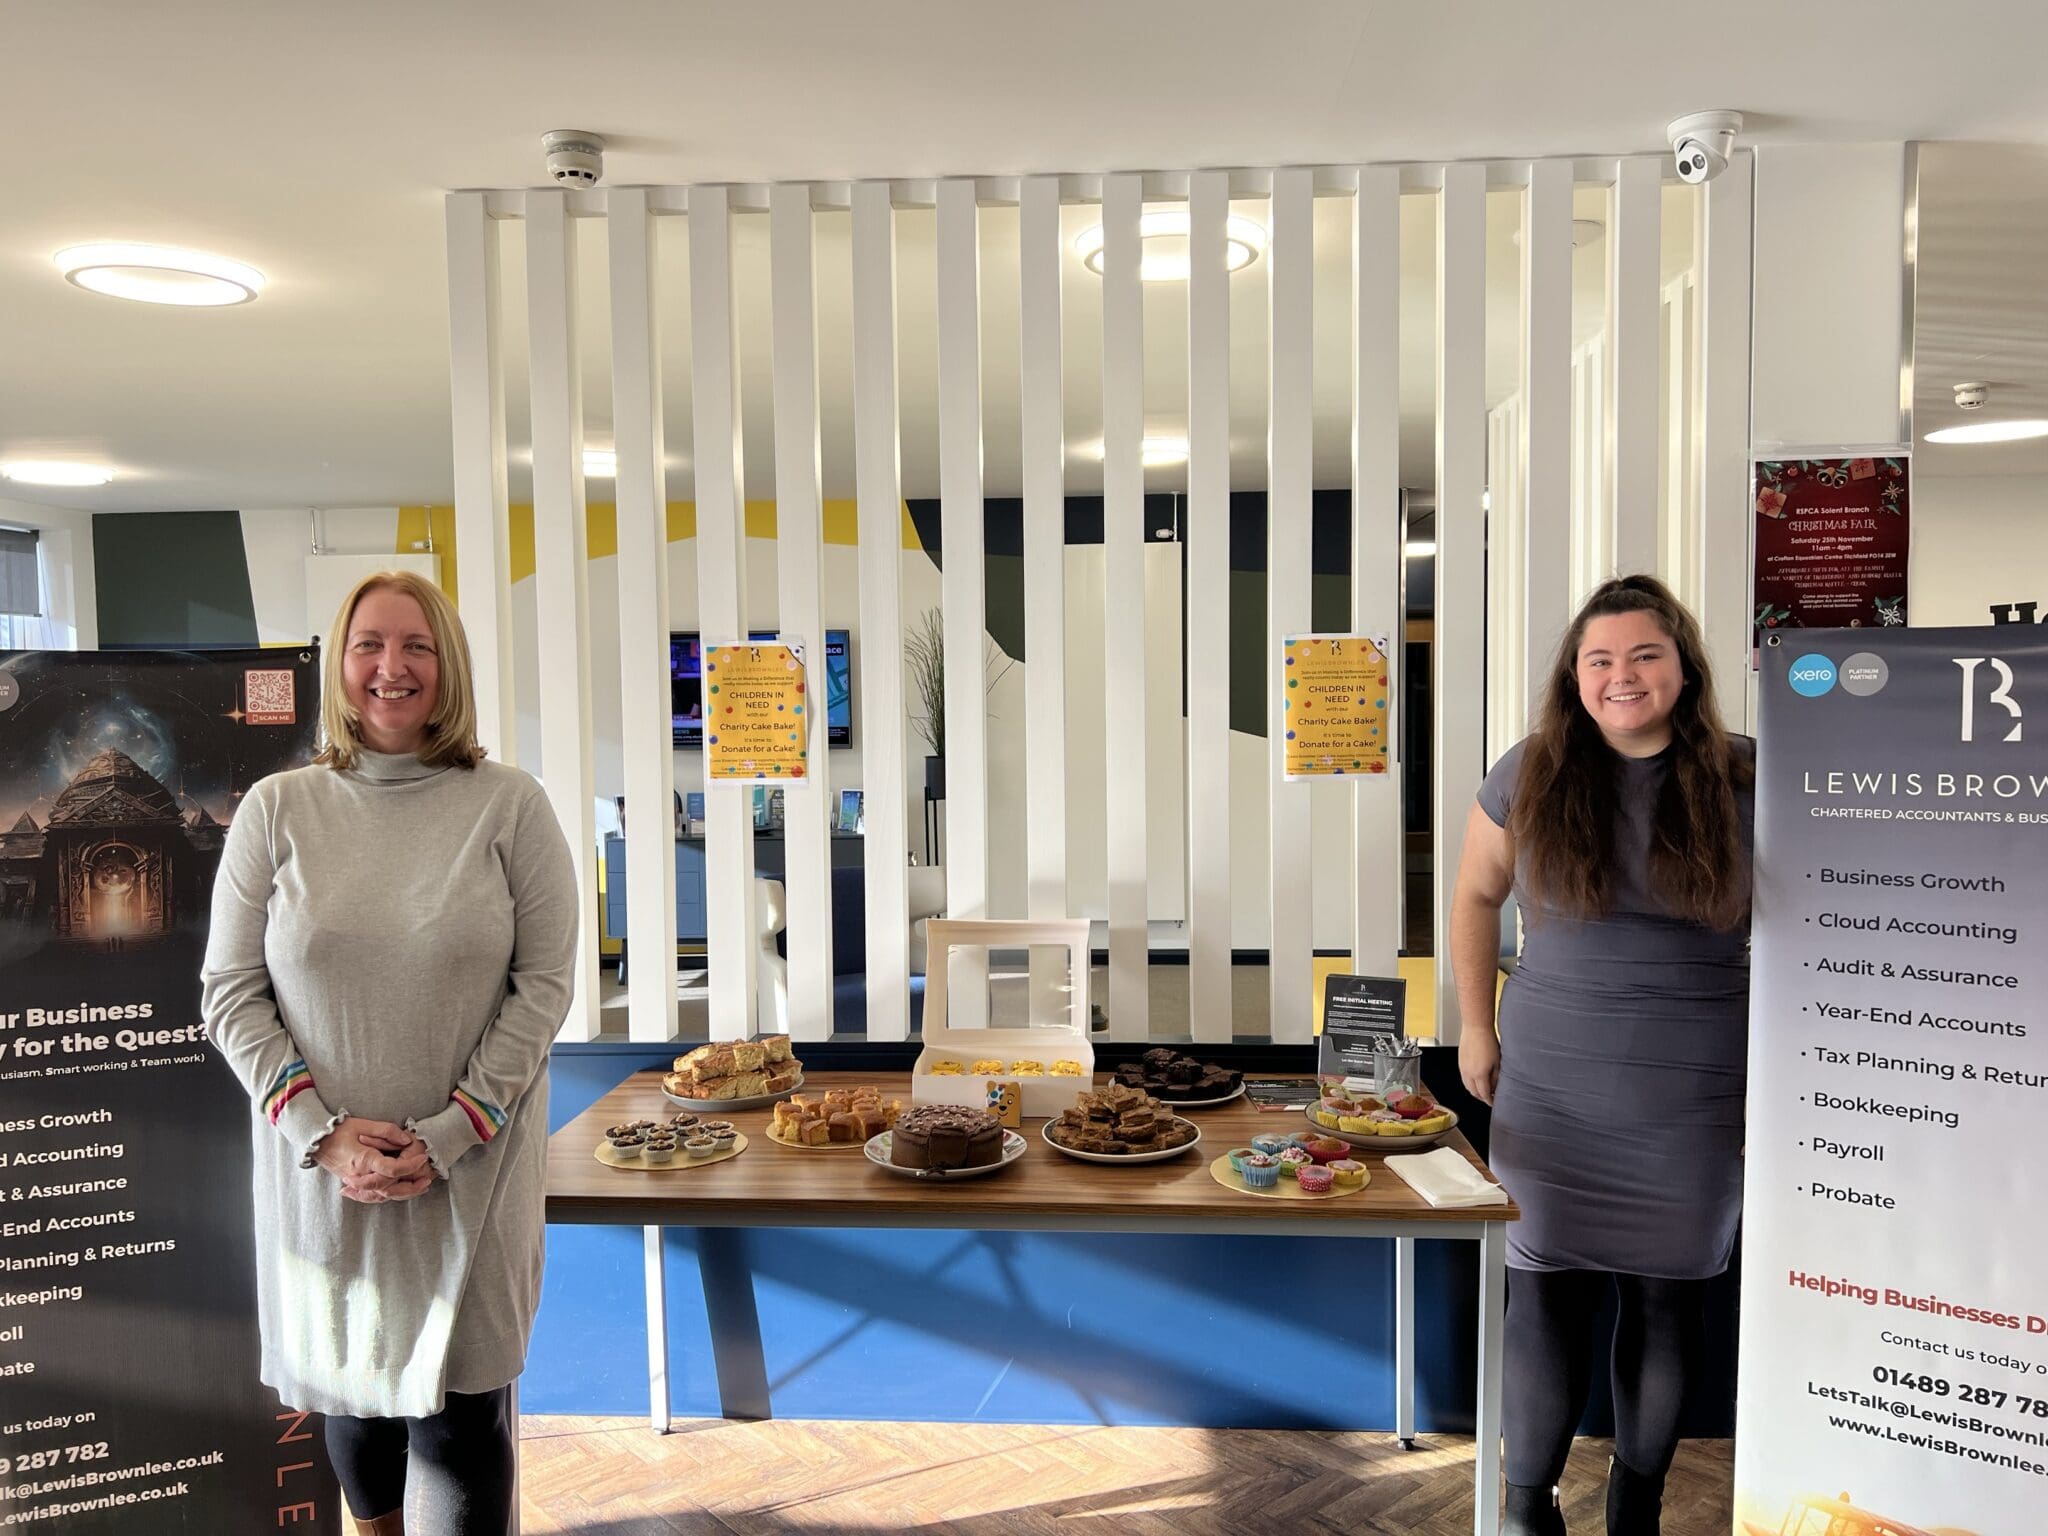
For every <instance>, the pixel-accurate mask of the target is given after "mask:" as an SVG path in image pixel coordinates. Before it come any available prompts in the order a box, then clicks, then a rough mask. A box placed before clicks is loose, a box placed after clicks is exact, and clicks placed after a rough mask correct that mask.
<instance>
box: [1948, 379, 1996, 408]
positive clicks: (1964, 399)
mask: <svg viewBox="0 0 2048 1536" xmlns="http://www.w3.org/2000/svg"><path fill="white" fill-rule="evenodd" d="M1990 398H1991V386H1990V385H1989V384H1958V385H1957V386H1956V409H1957V410H1959V411H1981V410H1983V409H1984V402H1985V401H1986V400H1988V399H1990Z"/></svg>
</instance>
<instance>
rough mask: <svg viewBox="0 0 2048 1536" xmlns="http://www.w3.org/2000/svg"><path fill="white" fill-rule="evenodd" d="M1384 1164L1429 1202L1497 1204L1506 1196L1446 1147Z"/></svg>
mask: <svg viewBox="0 0 2048 1536" xmlns="http://www.w3.org/2000/svg"><path fill="white" fill-rule="evenodd" d="M1387 1167H1388V1168H1389V1169H1391V1170H1392V1171H1393V1173H1394V1174H1395V1176H1396V1177H1398V1178H1399V1179H1401V1180H1402V1181H1403V1182H1404V1183H1406V1184H1407V1185H1408V1186H1409V1187H1410V1188H1412V1189H1413V1190H1414V1191H1415V1193H1417V1194H1418V1195H1420V1196H1422V1198H1423V1199H1425V1200H1427V1201H1428V1202H1429V1203H1430V1204H1431V1205H1433V1206H1437V1207H1440V1208H1449V1209H1456V1208H1459V1207H1463V1206H1468V1205H1500V1204H1502V1203H1503V1202H1504V1201H1505V1200H1506V1199H1507V1196H1506V1195H1504V1194H1503V1193H1502V1192H1501V1187H1500V1186H1499V1185H1498V1184H1490V1183H1488V1182H1487V1181H1486V1180H1485V1179H1484V1178H1482V1177H1481V1176H1480V1173H1479V1170H1478V1169H1477V1168H1474V1167H1473V1166H1472V1165H1471V1164H1470V1163H1468V1162H1466V1161H1465V1159H1464V1158H1462V1157H1460V1156H1459V1155H1458V1154H1457V1153H1456V1152H1453V1151H1452V1150H1451V1149H1450V1148H1449V1147H1438V1148H1437V1149H1436V1150H1435V1151H1433V1152H1422V1153H1414V1154H1410V1155H1408V1156H1405V1157H1390V1158H1388V1159H1387Z"/></svg>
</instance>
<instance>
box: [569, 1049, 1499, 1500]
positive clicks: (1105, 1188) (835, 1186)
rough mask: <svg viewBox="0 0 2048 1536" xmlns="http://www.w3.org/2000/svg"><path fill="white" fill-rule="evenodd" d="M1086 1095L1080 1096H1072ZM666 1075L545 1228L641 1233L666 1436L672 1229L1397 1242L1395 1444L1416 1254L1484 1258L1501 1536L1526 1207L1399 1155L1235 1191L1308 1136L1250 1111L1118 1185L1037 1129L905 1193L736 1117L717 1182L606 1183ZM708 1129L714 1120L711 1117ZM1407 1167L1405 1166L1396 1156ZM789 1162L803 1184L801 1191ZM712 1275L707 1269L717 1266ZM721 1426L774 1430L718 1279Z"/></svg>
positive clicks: (639, 1078) (1484, 1365)
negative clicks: (1256, 1168)
mask: <svg viewBox="0 0 2048 1536" xmlns="http://www.w3.org/2000/svg"><path fill="white" fill-rule="evenodd" d="M855 1083H872V1084H874V1085H876V1086H878V1087H880V1088H881V1089H882V1090H883V1092H884V1093H885V1094H888V1095H894V1096H896V1097H900V1098H902V1099H903V1100H904V1102H905V1103H906V1104H907V1103H908V1102H909V1100H910V1078H909V1075H908V1074H907V1073H901V1072H897V1073H887V1072H883V1073H861V1074H855V1073H849V1074H834V1073H814V1074H812V1075H811V1076H809V1077H808V1078H807V1080H806V1081H805V1084H804V1090H803V1091H805V1092H807V1093H808V1092H821V1091H823V1090H825V1089H827V1088H831V1087H835V1086H850V1085H852V1084H855ZM1076 1091H1077V1092H1078V1091H1079V1084H1078V1082H1077V1084H1076ZM675 1110H676V1106H675V1105H673V1104H671V1103H670V1102H669V1101H668V1100H667V1098H666V1097H665V1096H664V1095H663V1093H662V1091H661V1074H660V1073H659V1072H640V1073H636V1074H634V1075H633V1076H632V1077H629V1078H628V1079H627V1080H626V1081H625V1082H623V1083H621V1084H620V1085H619V1086H618V1087H616V1088H614V1089H613V1090H612V1091H611V1092H610V1093H607V1094H606V1095H605V1096H604V1097H603V1098H601V1099H599V1100H598V1101H597V1102H596V1103H595V1104H593V1105H591V1107H590V1108H588V1109H586V1110H585V1111H584V1112H583V1113H582V1114H580V1115H578V1116H577V1117H576V1118H575V1119H574V1120H572V1121H570V1122H569V1124H567V1125H566V1126H564V1127H563V1128H562V1129H561V1130H559V1131H557V1132H556V1133H555V1134H554V1136H552V1137H551V1138H550V1139H549V1143H548V1176H547V1190H548V1195H547V1219H548V1220H549V1221H552V1222H573V1223H583V1224H593V1225H612V1226H637V1227H640V1228H641V1229H642V1236H643V1240H644V1249H645V1257H646V1284H647V1381H648V1394H649V1402H650V1411H649V1421H650V1422H651V1424H652V1425H653V1427H654V1428H655V1429H656V1430H659V1431H663V1432H666V1430H667V1429H668V1426H669V1397H668V1320H667V1303H666V1291H665V1274H664V1270H665V1260H664V1257H663V1251H662V1228H664V1227H669V1226H683V1227H696V1228H700V1229H701V1228H709V1229H713V1230H716V1229H720V1228H733V1227H925V1228H939V1229H944V1230H966V1231H1013V1232H1014V1231H1053V1232H1129V1233H1138V1234H1146V1233H1162V1234H1199V1235H1204V1236H1213V1235H1230V1236H1244V1235H1247V1234H1251V1235H1256V1234H1260V1233H1269V1234H1271V1235H1273V1236H1276V1237H1379V1238H1392V1239H1393V1240H1394V1296H1395V1303H1394V1316H1395V1348H1394V1362H1395V1382H1396V1385H1395V1434H1396V1436H1397V1437H1398V1438H1399V1439H1400V1441H1401V1443H1402V1444H1403V1445H1405V1446H1409V1447H1410V1448H1412V1447H1413V1444H1414V1438H1415V1242H1416V1239H1418V1238H1430V1239H1438V1240H1449V1241H1463V1242H1474V1243H1477V1244H1478V1245H1479V1254H1480V1263H1479V1321H1478V1329H1479V1389H1478V1417H1477V1425H1476V1428H1477V1439H1478V1456H1477V1465H1476V1467H1475V1470H1474V1475H1475V1491H1474V1501H1473V1508H1474V1526H1473V1529H1474V1530H1475V1531H1477V1532H1480V1533H1482V1536H1491V1533H1492V1532H1493V1531H1494V1529H1495V1527H1496V1526H1497V1525H1498V1523H1499V1518H1500V1507H1499V1481H1500V1408H1501V1334H1502V1323H1503V1318H1504V1315H1505V1302H1506V1266H1507V1224H1508V1223H1509V1222H1510V1221H1513V1220H1515V1219H1516V1218H1517V1216H1519V1214H1520V1212H1518V1211H1517V1210H1516V1208H1515V1206H1514V1205H1513V1203H1512V1202H1508V1201H1505V1200H1504V1201H1503V1202H1502V1203H1501V1204H1499V1205H1489V1206H1481V1207H1475V1208H1472V1209H1468V1210H1441V1211H1440V1210H1435V1209H1433V1208H1432V1207H1430V1206H1429V1205H1427V1204H1425V1203H1424V1202H1423V1200H1422V1198H1421V1197H1420V1196H1419V1195H1417V1194H1416V1193H1415V1192H1414V1191H1413V1190H1411V1189H1410V1188H1409V1187H1408V1186H1407V1185H1406V1184H1405V1183H1403V1182H1402V1181H1401V1180H1400V1179H1399V1178H1397V1177H1395V1176H1394V1175H1393V1174H1392V1173H1390V1172H1388V1171H1387V1168H1386V1166H1385V1164H1386V1161H1387V1156H1386V1154H1382V1153H1379V1152H1366V1153H1362V1154H1360V1160H1361V1161H1363V1162H1365V1163H1366V1164H1367V1166H1368V1167H1369V1168H1370V1169H1371V1171H1372V1179H1371V1182H1370V1184H1368V1186H1367V1187H1366V1188H1365V1189H1364V1190H1362V1191H1361V1192H1360V1193H1358V1194H1356V1195H1347V1196H1345V1197H1344V1198H1342V1199H1336V1200H1274V1199H1261V1198H1257V1197H1254V1196H1250V1195H1244V1194H1240V1193H1237V1192H1235V1191H1232V1190H1228V1189H1225V1188H1223V1186H1221V1185H1220V1184H1218V1183H1217V1182H1216V1181H1215V1180H1214V1179H1213V1178H1211V1177H1210V1175H1209V1164H1210V1162H1211V1161H1212V1160H1213V1159H1215V1158H1217V1157H1220V1156H1221V1155H1222V1154H1223V1153H1224V1152H1226V1151H1228V1150H1229V1149H1230V1148H1232V1147H1236V1146H1242V1145H1244V1144H1245V1143H1247V1142H1249V1141H1250V1140H1251V1138H1252V1137H1253V1136H1255V1135H1260V1134H1265V1133H1273V1132H1277V1133H1280V1134H1283V1135H1284V1134H1286V1133H1288V1132H1290V1131H1294V1130H1297V1129H1301V1128H1303V1127H1305V1126H1306V1124H1307V1122H1306V1121H1304V1120H1303V1119H1302V1118H1301V1117H1300V1116H1298V1115H1287V1114H1278V1113H1272V1112H1262V1111H1259V1110H1256V1109H1253V1108H1251V1107H1250V1106H1249V1104H1248V1103H1247V1101H1245V1100H1242V1099H1240V1100H1238V1101H1237V1102H1235V1103H1232V1104H1226V1105H1220V1106H1218V1107H1216V1108H1214V1109H1204V1110H1193V1111H1190V1112H1189V1113H1188V1116H1187V1118H1188V1119H1190V1120H1192V1121H1194V1122H1195V1123H1196V1124H1197V1125H1199V1126H1200V1127H1201V1128H1202V1143H1201V1145H1200V1146H1199V1147H1197V1148H1196V1149H1195V1150H1194V1151H1192V1152H1189V1153H1187V1154H1186V1155H1184V1156H1182V1157H1177V1158H1171V1159H1168V1160H1166V1161H1164V1162H1157V1163H1143V1164H1138V1165H1135V1166H1132V1167H1125V1168H1118V1167H1108V1166H1103V1165H1100V1164H1094V1163H1084V1162H1080V1161H1078V1160H1076V1159H1074V1158H1070V1157H1064V1156H1062V1155H1061V1154H1060V1153H1058V1152H1056V1151H1054V1150H1053V1149H1052V1148H1051V1147H1049V1146H1047V1145H1046V1144H1045V1142H1044V1141H1043V1139H1042V1138H1041V1136H1040V1134H1039V1133H1040V1128H1041V1127H1042V1125H1043V1124H1044V1122H1043V1121H1040V1120H1026V1121H1025V1122H1024V1135H1025V1137H1026V1139H1027V1140H1028V1141H1029V1142H1030V1147H1029V1149H1028V1150H1027V1151H1026V1152H1025V1154H1024V1156H1023V1157H1022V1158H1021V1159H1019V1160H1018V1162H1017V1163H1016V1165H1015V1166H1013V1167H1010V1168H1006V1169H1004V1170H1002V1171H1001V1172H998V1173H993V1174H989V1175H988V1176H986V1177H983V1178H975V1179H962V1180H937V1179H929V1180H927V1179H908V1178H897V1177H894V1176H892V1175H890V1174H888V1173H885V1172H883V1171H882V1170H881V1169H878V1168H876V1167H874V1166H873V1165H871V1164H870V1163H869V1162H868V1160H867V1158H866V1157H865V1156H864V1155H862V1154H861V1153H860V1152H859V1151H856V1150H847V1151H839V1152H804V1151H795V1150H791V1149H789V1148H785V1147H779V1146H776V1145H775V1144H774V1143H772V1142H770V1141H769V1140H768V1136H767V1131H768V1119H769V1112H768V1111H767V1110H765V1109H756V1110H741V1111H737V1112H733V1113H729V1114H726V1115H724V1116H723V1118H725V1119H729V1120H731V1121H732V1122H733V1123H734V1124H736V1125H737V1126H738V1127H739V1128H740V1130H741V1131H742V1132H743V1133H744V1134H745V1135H746V1136H747V1137H748V1138H749V1140H750V1142H751V1145H750V1146H749V1147H748V1149H747V1151H746V1152H745V1153H744V1154H742V1155H741V1156H739V1157H737V1158H733V1159H732V1160H730V1161H728V1162H724V1163H718V1164H714V1165H712V1166H709V1167H704V1168H677V1169H673V1170H669V1171H666V1172H644V1171H634V1170H621V1169H612V1168H607V1167H605V1166H604V1165H602V1164H601V1163H599V1162H598V1161H597V1160H596V1158H594V1157H593V1156H592V1155H591V1154H592V1151H593V1150H594V1149H595V1147H596V1146H597V1144H598V1143H599V1142H600V1141H602V1140H603V1139H604V1131H605V1128H606V1127H607V1126H610V1125H616V1124H619V1123H620V1122H622V1121H627V1120H654V1119H660V1118H662V1117H663V1116H665V1115H668V1114H673V1113H675ZM707 1118H718V1117H715V1116H711V1117H707ZM1448 1144H1449V1145H1450V1146H1452V1147H1453V1148H1455V1149H1456V1150H1457V1151H1458V1152H1459V1153H1460V1154H1461V1155H1462V1156H1464V1157H1465V1158H1466V1159H1467V1161H1469V1162H1470V1163H1472V1165H1473V1166H1474V1167H1476V1168H1478V1169H1479V1170H1480V1171H1481V1172H1482V1173H1484V1172H1485V1171H1486V1169H1485V1164H1483V1163H1482V1162H1480V1160H1479V1158H1478V1157H1477V1155H1476V1154H1474V1152H1473V1151H1472V1148H1471V1147H1470V1146H1469V1145H1468V1144H1467V1143H1466V1141H1465V1138H1464V1137H1463V1136H1461V1135H1459V1134H1457V1133H1456V1132H1453V1133H1452V1134H1451V1136H1450V1137H1449V1138H1448ZM1396 1155H1398V1154H1396ZM793 1160H800V1162H801V1166H802V1169H803V1173H804V1176H803V1177H802V1178H801V1179H793V1178H791V1177H789V1173H790V1169H791V1164H792V1161H793ZM707 1268H709V1265H707ZM704 1292H705V1307H706V1311H707V1313H708V1314H709V1317H710V1322H711V1337H712V1341H713V1351H714V1354H715V1355H716V1357H717V1358H716V1361H715V1363H716V1366H717V1371H718V1381H719V1400H720V1407H721V1411H722V1412H723V1413H724V1414H725V1416H726V1417H728V1418H766V1417H768V1416H769V1409H768V1403H767V1400H766V1391H765V1374H764V1372H763V1371H762V1369H761V1364H760V1348H761V1346H760V1327H759V1322H758V1320H757V1319H756V1318H755V1317H754V1316H753V1310H752V1306H751V1303H750V1302H744V1301H742V1302H735V1300H734V1298H733V1297H732V1296H731V1295H729V1294H728V1288H727V1287H725V1286H721V1285H719V1284H717V1283H716V1277H714V1276H713V1275H711V1274H709V1273H707V1274H706V1276H705V1286H704Z"/></svg>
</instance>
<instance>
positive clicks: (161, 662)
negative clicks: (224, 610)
mask: <svg viewBox="0 0 2048 1536" xmlns="http://www.w3.org/2000/svg"><path fill="white" fill-rule="evenodd" d="M319 688H320V680H319V667H318V662H317V658H316V654H315V653H314V652H313V651H312V650H310V649H309V650H298V649H290V650H249V651H209V652H189V651H129V652H97V653H64V652H0V978H4V980H0V1524H13V1525H22V1526H27V1527H29V1528H32V1529H45V1530H50V1531H63V1532H65V1533H66V1536H100V1533H107V1536H142V1533H149V1536H161V1533H165V1532H190V1533H194V1536H198V1533H206V1536H216V1533H221V1532H231V1531H257V1530H276V1529H280V1528H289V1529H292V1530H301V1531H313V1532H331V1531H336V1530H338V1529H339V1528H340V1525H339V1519H340V1513H339V1504H338V1502H337V1496H336V1493H335V1489H334V1480H333V1477H332V1474H331V1472H330V1470H329V1468H328V1466H327V1458H326V1454H325V1451H324V1449H323V1446H322V1443H321V1436H320V1428H319V1421H318V1420H317V1419H315V1418H310V1417H306V1416H302V1415H300V1414H297V1413H293V1412H290V1411H288V1410H285V1409H283V1408H282V1407H281V1406H280V1405H279V1403H278V1401H277V1398H276V1397H275V1395H273V1394H272V1393H271V1392H270V1391H269V1390H268V1389H267V1388H265V1387H264V1386H263V1385H262V1384H261V1382H260V1381H259V1380H258V1363H259V1362H258V1345H257V1333H256V1285H255V1255H254V1251H253V1248H252V1243H253V1236H252V1231H253V1228H252V1223H251V1212H250V1204H249V1202H250V1177H251V1168H250V1124H251V1113H252V1111H251V1109H250V1105H249V1100H248V1097H247V1095H245V1094H244V1093H243V1092H242V1089H241V1085H240V1084H239V1083H237V1082H236V1081H235V1078H234V1076H233V1074H232V1073H231V1072H229V1070H228V1068H227V1066H226V1064H225V1063H224V1062H223V1061H222V1060H221V1058H220V1056H219V1055H218V1054H217V1053H216V1052H215V1051H214V1050H213V1049H212V1048H211V1047H210V1046H209V1045H208V1044H207V1040H206V1031H205V1025H204V1024H203V1022H202V1021H201V1018H200V1013H199V967H200V962H201V959H202V958H203V956H204V952H205V947H206V927H207V916H208V910H209V906H210V903H211V900H212V891H213V876H214V871H215V869H216V868H217V867H218V865H219V861H220V853H221V846H222V844H223V843H224V842H225V840H226V837H227V829H228V827H229V826H230V825H231V824H232V823H233V821H234V818H235V813H236V810H237V808H238V807H239V806H240V804H241V801H242V796H243V795H244V794H245V793H246V792H247V791H248V789H249V787H250V786H251V785H252V784H254V783H255V782H256V781H257V780H258V779H260V778H262V777H264V776H265V775H266V774H271V773H275V772H277V771H279V770H280V769H284V768H290V767H294V766H297V765H299V764H301V763H304V762H306V761H307V760H308V759H309V758H310V757H311V755H312V751H313V745H314V734H315V729H316V725H317V721H318V716H319V697H320V695H319Z"/></svg>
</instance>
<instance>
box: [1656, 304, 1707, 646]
mask: <svg viewBox="0 0 2048 1536" xmlns="http://www.w3.org/2000/svg"><path fill="white" fill-rule="evenodd" d="M1663 302H1664V308H1663V320H1664V346H1663V365H1664V387H1663V390H1662V392H1661V393H1662V395H1663V399H1664V416H1663V420H1662V421H1661V422H1660V423H1659V431H1660V432H1661V434H1662V446H1661V447H1660V448H1659V450H1658V459H1657V462H1658V467H1659V470H1660V471H1661V473H1662V475H1663V485H1662V490H1661V493H1660V499H1661V501H1662V503H1663V507H1662V519H1661V521H1660V523H1659V525H1658V538H1659V542H1660V544H1661V556H1662V558H1661V564H1660V567H1659V568H1660V569H1661V570H1662V571H1663V573H1664V579H1665V580H1666V581H1667V582H1669V583H1670V586H1671V590H1672V591H1673V592H1675V593H1677V594H1678V600H1679V601H1680V602H1682V603H1685V604H1687V605H1688V606H1690V605H1692V604H1694V603H1696V602H1697V601H1698V598H1699V593H1698V586H1699V573H1698V570H1697V567H1696V566H1695V563H1694V561H1693V557H1692V551H1693V540H1694V537H1695V535H1694V533H1693V526H1692V495H1691V490H1690V488H1691V486H1692V483H1693V468H1692V416H1693V356H1692V284H1691V283H1690V282H1689V281H1688V280H1687V279H1685V278H1683V277H1681V278H1679V279H1677V280H1676V281H1674V282H1672V283H1670V284H1668V285H1666V287H1665V289H1664V301H1663Z"/></svg>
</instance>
